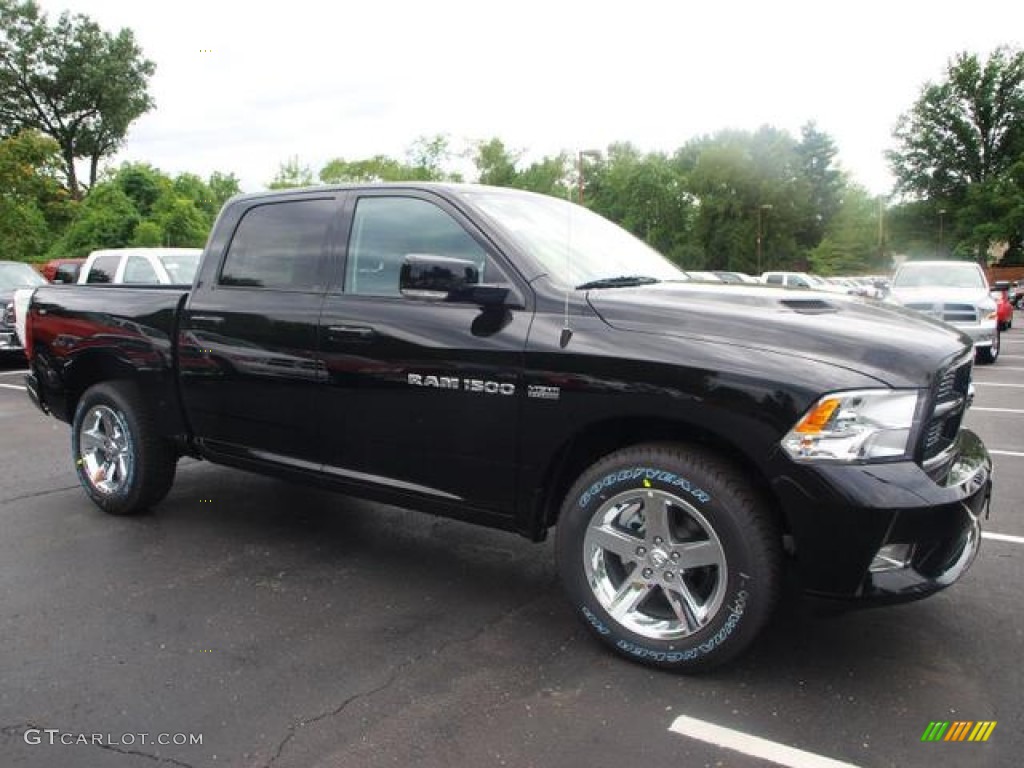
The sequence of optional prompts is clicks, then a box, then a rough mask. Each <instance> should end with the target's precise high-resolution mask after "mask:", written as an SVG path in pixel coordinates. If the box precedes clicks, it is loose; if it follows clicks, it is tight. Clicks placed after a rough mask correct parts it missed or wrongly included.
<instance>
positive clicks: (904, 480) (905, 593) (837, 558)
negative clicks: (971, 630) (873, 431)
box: [773, 430, 992, 603]
mask: <svg viewBox="0 0 1024 768" xmlns="http://www.w3.org/2000/svg"><path fill="white" fill-rule="evenodd" d="M955 450H956V456H957V458H956V460H955V461H953V462H952V463H951V464H950V466H949V468H948V470H946V471H945V472H944V473H943V475H942V476H941V477H940V478H939V479H938V481H936V480H933V479H932V478H931V477H929V475H928V474H926V473H925V471H924V469H922V468H921V467H920V466H919V465H917V464H915V463H913V462H909V461H907V462H895V463H889V464H862V465H840V464H832V465H827V464H820V465H816V466H815V465H795V464H793V465H792V467H795V469H793V470H792V471H791V472H790V473H788V474H782V475H781V476H778V479H776V480H775V481H774V482H773V487H774V490H775V492H776V495H777V497H778V498H779V500H780V502H781V504H782V507H783V511H784V513H785V515H786V518H787V521H788V523H789V526H790V531H791V533H792V535H793V539H794V542H795V550H796V552H795V556H796V563H797V568H798V571H799V573H800V577H801V582H802V584H803V587H804V589H805V590H806V591H807V592H808V593H811V594H814V595H818V596H823V597H833V598H842V599H848V600H855V601H858V602H867V603H885V602H904V601H907V600H916V599H919V598H922V597H927V596H928V595H930V594H933V593H935V592H937V591H938V590H940V589H943V588H945V587H948V586H949V585H950V584H952V583H953V582H955V581H956V580H957V579H959V578H960V577H961V576H963V574H964V573H965V572H966V571H967V569H968V568H969V567H970V565H971V563H972V562H973V561H974V558H975V556H976V555H977V553H978V549H979V546H980V543H981V522H980V521H981V517H982V515H983V514H986V515H987V512H988V504H989V499H990V497H991V493H992V461H991V459H990V458H989V455H988V451H987V450H986V449H985V446H984V444H983V443H982V442H981V440H980V439H979V438H978V437H977V436H976V435H975V434H974V433H973V432H970V431H969V430H961V431H960V434H959V436H958V438H957V446H956V449H955ZM893 553H898V555H899V556H898V557H895V558H894V557H892V554H893Z"/></svg>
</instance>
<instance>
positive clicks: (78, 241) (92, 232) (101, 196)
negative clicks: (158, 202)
mask: <svg viewBox="0 0 1024 768" xmlns="http://www.w3.org/2000/svg"><path fill="white" fill-rule="evenodd" d="M141 221H142V217H141V216H140V215H139V211H138V209H137V208H136V207H135V204H134V203H133V202H132V200H131V198H130V197H128V195H126V194H125V193H124V190H122V189H121V187H120V186H119V185H118V184H117V183H116V182H109V181H108V182H101V183H99V184H97V185H96V186H95V187H94V188H93V189H92V191H91V192H90V193H89V194H88V196H86V198H85V200H84V201H83V202H82V205H81V208H80V209H79V212H78V217H77V218H76V219H75V220H74V221H73V222H72V223H71V226H70V227H68V229H67V231H66V232H65V233H64V237H63V238H62V239H61V241H60V243H59V244H58V254H59V255H62V256H75V257H78V256H87V255H88V254H89V252H90V251H94V250H96V249H98V248H121V247H124V246H126V245H128V244H129V243H131V242H132V238H133V236H134V234H135V228H136V227H137V226H138V225H139V223H140V222H141ZM58 254H55V255H58Z"/></svg>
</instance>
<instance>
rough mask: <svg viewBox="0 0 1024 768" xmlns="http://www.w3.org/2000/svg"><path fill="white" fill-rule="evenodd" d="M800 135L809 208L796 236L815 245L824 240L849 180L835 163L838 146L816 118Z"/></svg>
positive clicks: (804, 244)
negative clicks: (824, 131)
mask: <svg viewBox="0 0 1024 768" xmlns="http://www.w3.org/2000/svg"><path fill="white" fill-rule="evenodd" d="M800 135H801V138H800V143H799V144H797V146H796V152H797V156H798V157H799V158H800V170H801V183H802V184H803V185H805V187H806V194H807V203H808V208H807V211H806V214H805V216H806V218H805V220H804V221H803V223H802V224H801V226H800V229H799V230H798V231H797V233H796V239H797V242H798V243H799V244H800V245H801V246H802V247H804V248H813V247H814V246H815V244H817V243H820V242H821V240H822V238H823V237H824V236H825V232H826V230H827V229H828V228H829V225H830V224H831V223H832V219H833V218H834V217H835V216H836V214H837V213H838V212H839V209H840V206H841V205H842V203H843V192H844V189H845V188H846V180H845V179H844V178H843V173H842V171H840V170H839V168H838V167H837V166H836V164H835V161H836V155H837V154H838V152H839V150H838V149H837V148H836V144H835V142H834V141H833V140H832V137H831V136H829V135H828V134H827V133H822V132H821V131H819V130H818V128H817V126H816V125H815V124H814V123H813V122H811V123H807V124H806V125H805V126H804V127H803V128H802V129H801V131H800Z"/></svg>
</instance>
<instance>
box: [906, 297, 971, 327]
mask: <svg viewBox="0 0 1024 768" xmlns="http://www.w3.org/2000/svg"><path fill="white" fill-rule="evenodd" d="M906 306H907V308H908V309H914V310H917V311H918V312H922V313H924V314H926V315H928V316H929V317H936V318H938V319H939V320H944V321H945V322H947V323H976V322H978V310H977V309H976V308H975V306H974V305H973V304H932V303H925V302H915V303H912V304H907V305H906Z"/></svg>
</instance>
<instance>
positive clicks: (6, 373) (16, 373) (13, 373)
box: [0, 370, 28, 376]
mask: <svg viewBox="0 0 1024 768" xmlns="http://www.w3.org/2000/svg"><path fill="white" fill-rule="evenodd" d="M26 373H28V370H24V371H0V376H24V375H25V374H26Z"/></svg>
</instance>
